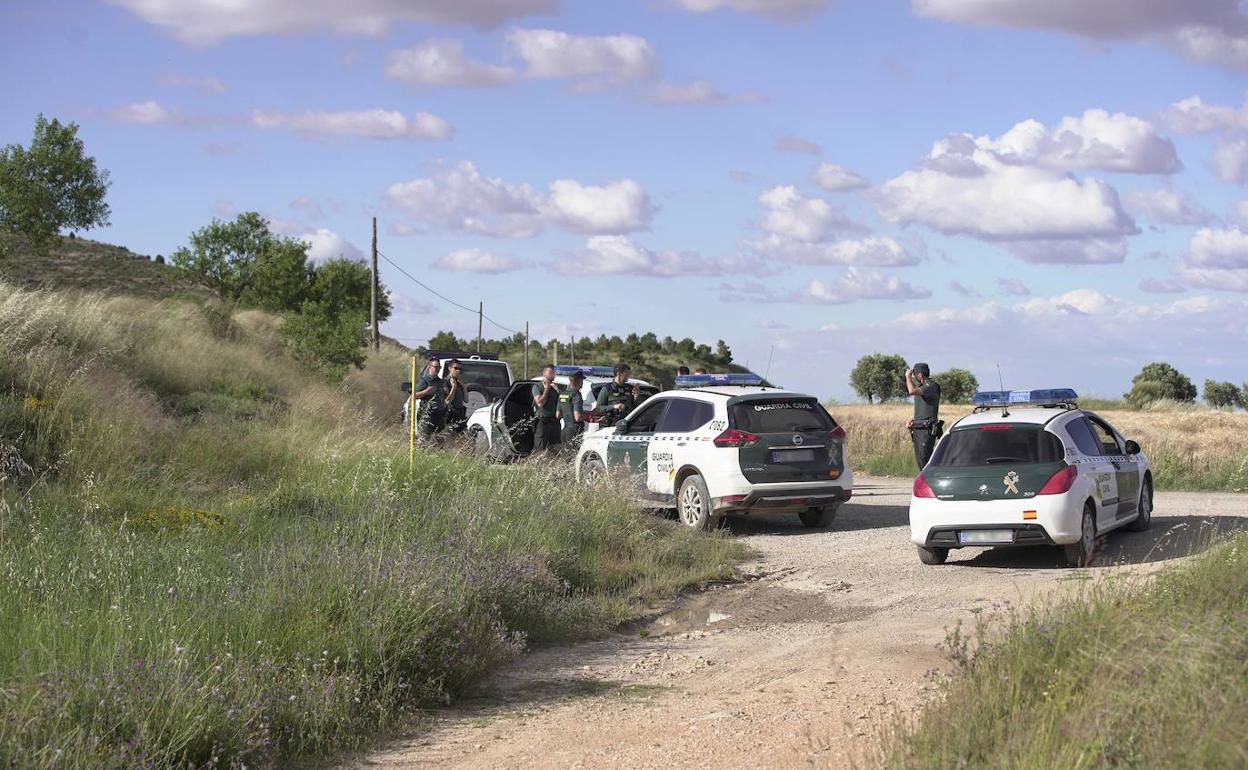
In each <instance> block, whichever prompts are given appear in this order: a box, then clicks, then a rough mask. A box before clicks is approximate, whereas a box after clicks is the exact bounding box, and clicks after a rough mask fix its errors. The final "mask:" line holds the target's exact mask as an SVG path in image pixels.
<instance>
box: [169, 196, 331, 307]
mask: <svg viewBox="0 0 1248 770" xmlns="http://www.w3.org/2000/svg"><path fill="white" fill-rule="evenodd" d="M307 253H308V244H306V243H304V242H303V241H300V240H298V239H295V238H285V237H282V236H279V235H274V234H273V233H272V232H271V231H270V230H269V222H268V220H267V219H265V218H264V217H262V216H260V215H259V214H258V213H256V212H254V211H247V212H244V213H242V214H239V215H238V217H237V218H235V220H234V221H233V222H224V221H222V220H219V219H214V220H212V224H210V225H208V226H207V227H203V228H201V229H199V230H196V231H195V232H193V233H191V246H190V248H189V249H188V248H186V247H183V248H180V249H178V250H177V251H175V252H174V253H173V264H174V265H175V266H177V267H178V268H180V269H182V270H184V271H186V272H187V273H189V274H190V275H191V276H193V277H194V278H195V279H196V280H198V281H199V282H200V283H203V284H204V285H205V286H207V287H208V288H210V289H212V290H213V291H215V292H216V293H217V295H218V296H219V297H221V299H222V300H224V301H225V302H230V303H232V302H237V301H239V300H240V299H242V298H243V297H244V295H248V296H249V297H255V298H256V299H257V301H262V302H264V303H265V304H266V305H270V304H271V303H274V302H278V301H279V300H280V301H285V300H286V299H289V298H290V295H291V294H292V291H291V288H292V287H293V286H295V285H297V284H299V283H300V282H301V281H302V283H303V285H304V286H305V287H306V286H307V285H308V281H309V275H308V270H307V267H306V261H307ZM268 281H273V282H274V285H273V286H269V285H268V284H267V283H266V282H268ZM293 294H296V295H297V294H298V292H293ZM297 307H298V304H287V305H281V306H276V307H270V309H272V310H294V309H295V308H297Z"/></svg>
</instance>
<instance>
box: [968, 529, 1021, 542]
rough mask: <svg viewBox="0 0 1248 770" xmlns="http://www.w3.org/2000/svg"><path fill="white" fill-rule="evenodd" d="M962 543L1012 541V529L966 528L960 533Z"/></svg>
mask: <svg viewBox="0 0 1248 770" xmlns="http://www.w3.org/2000/svg"><path fill="white" fill-rule="evenodd" d="M958 542H960V543H1012V542H1014V530H1012V529H964V530H962V531H961V532H959V533H958Z"/></svg>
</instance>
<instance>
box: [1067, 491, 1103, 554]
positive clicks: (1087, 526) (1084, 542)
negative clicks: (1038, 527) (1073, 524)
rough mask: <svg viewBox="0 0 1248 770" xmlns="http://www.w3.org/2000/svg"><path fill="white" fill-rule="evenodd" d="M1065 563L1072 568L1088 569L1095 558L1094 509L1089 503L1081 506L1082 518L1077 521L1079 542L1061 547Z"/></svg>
mask: <svg viewBox="0 0 1248 770" xmlns="http://www.w3.org/2000/svg"><path fill="white" fill-rule="evenodd" d="M1063 550H1064V551H1065V552H1066V561H1068V562H1070V564H1071V566H1074V567H1090V566H1092V559H1094V558H1095V557H1096V509H1095V508H1093V507H1092V503H1091V502H1089V503H1088V504H1087V505H1085V506H1083V518H1082V519H1080V521H1079V542H1077V543H1071V544H1070V545H1066V546H1063Z"/></svg>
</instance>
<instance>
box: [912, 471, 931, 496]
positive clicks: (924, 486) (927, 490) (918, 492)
mask: <svg viewBox="0 0 1248 770" xmlns="http://www.w3.org/2000/svg"><path fill="white" fill-rule="evenodd" d="M913 492H914V496H915V497H935V496H936V493H935V492H933V491H932V485H931V484H928V483H927V479H925V478H923V474H922V473H920V474H919V475H918V476H915V477H914V489H913Z"/></svg>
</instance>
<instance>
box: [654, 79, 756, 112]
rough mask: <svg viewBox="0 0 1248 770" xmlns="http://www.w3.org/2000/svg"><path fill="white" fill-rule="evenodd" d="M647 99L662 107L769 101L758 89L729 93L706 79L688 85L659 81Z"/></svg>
mask: <svg viewBox="0 0 1248 770" xmlns="http://www.w3.org/2000/svg"><path fill="white" fill-rule="evenodd" d="M647 101H649V102H650V103H651V104H656V105H658V106H660V107H667V106H671V105H677V104H700V105H719V104H757V103H759V102H765V101H767V96H766V94H763V93H761V92H758V91H745V92H742V93H738V94H729V93H725V92H723V91H721V90H719V89H718V88H716V87H715V86H714V85H712V84H711V83H708V82H707V81H705V80H695V81H693V82H692V83H688V84H686V85H673V84H671V83H659V84H658V85H656V86H655V87H654V90H653V91H652V92H651V93H650V95H649V97H647Z"/></svg>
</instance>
